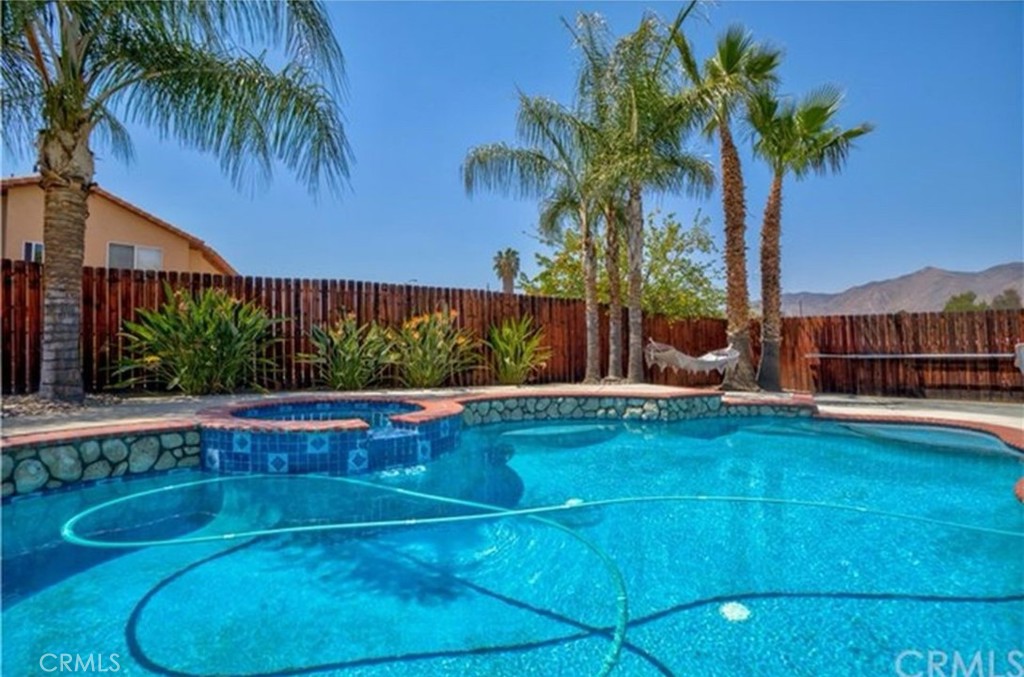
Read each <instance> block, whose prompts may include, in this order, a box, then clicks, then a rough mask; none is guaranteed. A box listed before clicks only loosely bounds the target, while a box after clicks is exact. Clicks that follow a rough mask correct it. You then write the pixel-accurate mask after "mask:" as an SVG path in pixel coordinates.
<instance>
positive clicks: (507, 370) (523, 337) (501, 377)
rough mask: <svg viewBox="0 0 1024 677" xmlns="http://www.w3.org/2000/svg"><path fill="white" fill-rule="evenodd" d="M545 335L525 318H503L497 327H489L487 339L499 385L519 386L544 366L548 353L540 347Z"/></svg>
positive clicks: (530, 319)
mask: <svg viewBox="0 0 1024 677" xmlns="http://www.w3.org/2000/svg"><path fill="white" fill-rule="evenodd" d="M543 343H544V333H543V332H542V331H541V329H540V327H535V326H534V324H533V319H532V318H531V317H529V316H528V315H524V316H523V317H522V318H521V319H518V320H516V319H512V318H509V319H506V320H505V321H504V322H502V323H501V325H499V326H495V327H491V336H490V340H489V341H488V342H487V345H489V346H490V348H491V353H492V356H493V357H492V366H493V367H494V375H495V377H497V379H498V383H500V384H502V385H522V384H524V383H526V382H527V381H529V380H530V378H531V377H532V376H533V375H534V374H535V373H537V372H538V371H540V370H541V369H543V368H544V367H546V366H547V361H548V360H549V359H551V351H550V350H549V349H548V348H547V347H546V346H544V345H543Z"/></svg>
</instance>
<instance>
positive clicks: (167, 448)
mask: <svg viewBox="0 0 1024 677" xmlns="http://www.w3.org/2000/svg"><path fill="white" fill-rule="evenodd" d="M460 404H461V406H462V413H461V421H459V420H458V419H455V420H452V419H451V417H450V416H445V415H442V416H438V417H437V418H436V419H432V420H429V421H422V422H420V423H419V426H418V427H421V429H422V430H423V431H424V432H425V433H426V435H425V436H422V437H417V438H416V439H412V438H409V440H408V441H406V440H403V439H395V440H393V441H390V440H389V441H381V442H378V444H386V445H390V446H394V450H393V451H392V450H390V447H389V454H388V455H392V454H395V455H400V456H402V457H403V458H404V457H406V456H408V460H412V459H415V460H416V461H420V462H422V461H426V460H429V459H432V458H437V457H438V456H440V455H441V454H443V453H446V452H447V451H449V450H450V449H451V448H454V445H455V444H456V443H457V436H458V428H459V427H460V425H459V424H460V423H461V424H463V425H470V426H472V425H480V424H484V423H497V422H501V421H528V420H548V419H569V420H579V419H623V420H640V421H676V420H681V419H689V418H704V417H710V416H809V415H811V414H812V413H813V412H814V406H813V403H811V402H810V401H801V400H794V401H793V402H792V403H786V404H766V403H763V402H761V403H753V402H751V403H749V404H744V403H742V402H740V403H737V402H734V401H730V400H724V401H723V398H722V397H721V396H720V395H717V394H714V395H700V396H694V395H685V396H672V397H598V396H578V395H566V396H529V397H493V396H492V397H488V396H481V397H471V398H465V399H462V400H460ZM448 412H451V410H450V409H449V410H448ZM438 413H440V412H438ZM443 419H448V420H443ZM251 425H253V426H256V425H258V423H255V422H252V423H251ZM204 427H205V426H204ZM235 434H236V433H232V434H231V435H230V436H227V435H226V431H222V430H216V429H210V428H207V429H206V430H205V432H204V431H202V430H201V429H200V428H199V423H198V421H196V420H186V421H175V422H167V423H154V424H148V425H147V424H137V425H122V426H113V427H111V428H107V429H104V430H102V431H96V432H92V433H91V434H90V431H89V430H88V429H85V430H77V431H71V432H63V433H40V434H33V435H23V436H18V437H14V438H6V439H4V440H3V450H2V454H0V458H2V463H3V468H2V470H3V484H2V486H3V498H5V499H9V498H12V497H17V496H21V495H25V494H32V493H37V492H42V491H50V490H54V489H60V488H64V487H67V486H69V485H74V484H78V483H81V482H95V481H101V480H105V479H109V478H118V477H121V476H125V475H141V474H145V473H154V472H163V471H168V470H173V469H175V468H188V467H196V466H199V465H200V464H201V460H200V459H201V458H202V455H203V454H202V451H203V448H204V447H205V448H210V447H211V443H213V444H215V445H216V446H217V447H218V448H220V449H222V451H223V453H222V454H219V458H218V461H219V462H225V461H226V462H227V463H228V465H229V466H231V467H230V469H227V468H218V469H216V470H220V471H224V470H227V471H228V472H232V471H237V472H275V471H276V472H282V471H284V472H287V471H292V472H295V471H297V470H301V471H304V472H329V473H335V474H358V473H361V472H367V471H372V470H375V469H377V468H376V467H374V464H372V463H371V462H370V460H369V459H370V454H369V453H368V452H367V449H366V445H365V442H364V441H361V440H364V439H365V434H363V433H355V432H353V433H352V434H350V435H345V434H342V435H330V434H327V435H323V436H322V437H318V436H316V435H313V436H310V435H308V434H305V435H302V436H298V435H293V434H292V433H287V432H275V433H268V434H261V433H260V432H259V431H256V430H252V431H251V434H246V433H243V434H241V435H238V436H237V437H236V436H235ZM425 440H429V441H430V444H429V445H425V444H423V442H424V441H425ZM282 442H284V443H285V444H294V445H302V446H303V449H302V450H300V454H299V455H298V456H294V455H293V456H289V457H287V458H279V456H286V455H284V454H277V452H275V451H274V446H275V445H277V444H280V443H282ZM318 442H319V443H321V445H320V446H317V445H318ZM249 444H251V445H252V446H251V447H248V448H249V451H248V452H246V451H244V450H243V449H241V448H240V446H239V445H249ZM342 444H344V445H346V447H347V449H346V453H345V454H344V455H336V454H323V455H322V456H321V457H318V456H317V452H318V451H319V449H321V448H323V449H325V450H326V449H327V448H328V447H329V446H335V445H342ZM406 444H408V445H410V446H409V448H408V449H406V448H405V446H403V445H406ZM411 445H415V446H411ZM253 452H255V453H253ZM301 452H305V453H301ZM310 452H312V453H310ZM332 458H333V459H339V458H340V459H341V460H340V463H342V464H344V467H337V468H335V467H330V466H329V464H331V463H336V462H338V461H337V460H334V461H332V460H329V459H332ZM275 460H276V461H277V462H276V463H275ZM283 461H287V462H289V463H294V462H299V463H306V464H310V465H309V467H306V468H303V469H299V468H290V467H285V466H282V465H281V463H282V462H283ZM317 464H328V465H327V466H324V467H320V465H317ZM275 466H276V467H275ZM210 469H211V470H214V469H213V468H210Z"/></svg>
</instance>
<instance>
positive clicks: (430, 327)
mask: <svg viewBox="0 0 1024 677" xmlns="http://www.w3.org/2000/svg"><path fill="white" fill-rule="evenodd" d="M457 316H458V314H457V313H456V312H455V311H451V312H443V311H441V312H436V313H428V314H426V315H418V316H416V317H414V318H412V319H410V320H407V321H406V322H405V324H403V325H402V328H401V329H399V330H397V331H395V332H394V333H393V336H394V342H395V347H394V351H395V352H394V354H395V364H396V366H397V368H398V380H399V382H400V383H401V384H402V385H404V386H406V387H407V388H436V387H437V386H440V385H442V384H444V383H445V382H446V381H449V380H450V379H452V378H454V377H455V376H456V375H458V374H461V373H463V372H465V371H468V370H469V369H472V368H473V367H474V366H476V365H477V364H478V363H479V362H480V354H479V352H478V350H477V346H476V342H475V340H474V339H473V337H472V336H471V335H470V334H469V333H468V332H465V331H463V330H461V329H459V328H458V327H457V326H456V325H455V318H456V317H457Z"/></svg>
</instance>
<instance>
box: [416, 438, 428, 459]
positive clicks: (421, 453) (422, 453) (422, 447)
mask: <svg viewBox="0 0 1024 677" xmlns="http://www.w3.org/2000/svg"><path fill="white" fill-rule="evenodd" d="M430 458H431V449H430V440H417V441H416V461H417V462H418V463H426V462H427V461H429V460H430Z"/></svg>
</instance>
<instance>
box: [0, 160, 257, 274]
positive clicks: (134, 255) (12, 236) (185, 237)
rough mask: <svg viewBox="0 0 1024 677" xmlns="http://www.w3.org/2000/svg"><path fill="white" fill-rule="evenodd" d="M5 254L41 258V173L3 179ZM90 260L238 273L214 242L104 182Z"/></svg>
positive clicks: (95, 202)
mask: <svg viewBox="0 0 1024 677" xmlns="http://www.w3.org/2000/svg"><path fill="white" fill-rule="evenodd" d="M0 221H2V231H3V242H2V249H3V258H5V259H14V260H27V261H42V260H43V259H44V258H45V256H46V254H45V252H44V250H43V189H42V188H41V187H40V186H39V177H38V176H24V177H17V178H10V179H3V180H2V181H0ZM84 263H85V265H86V266H94V267H100V268H135V269H141V270H174V271H179V272H186V271H187V272H193V273H214V274H220V275H238V272H237V271H236V270H235V269H234V268H232V267H231V265H230V264H229V263H228V262H227V261H225V260H224V259H223V257H221V255H220V254H218V253H217V252H216V251H214V250H213V248H212V247H210V245H208V244H206V243H205V242H203V241H202V240H200V239H199V238H197V237H195V236H193V235H189V234H188V233H186V232H185V231H183V230H181V229H180V228H176V227H174V226H172V225H171V224H169V223H167V222H166V221H164V220H162V219H159V218H157V217H156V216H153V215H152V214H150V213H149V212H147V211H144V210H142V209H140V208H139V207H136V206H135V205H133V204H132V203H130V202H128V201H126V200H123V199H121V198H119V197H117V196H116V195H114V194H112V193H108V192H107V191H105V190H103V189H102V188H100V187H99V186H94V187H93V189H92V191H91V192H90V194H89V219H88V220H87V221H86V224H85V262H84Z"/></svg>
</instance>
